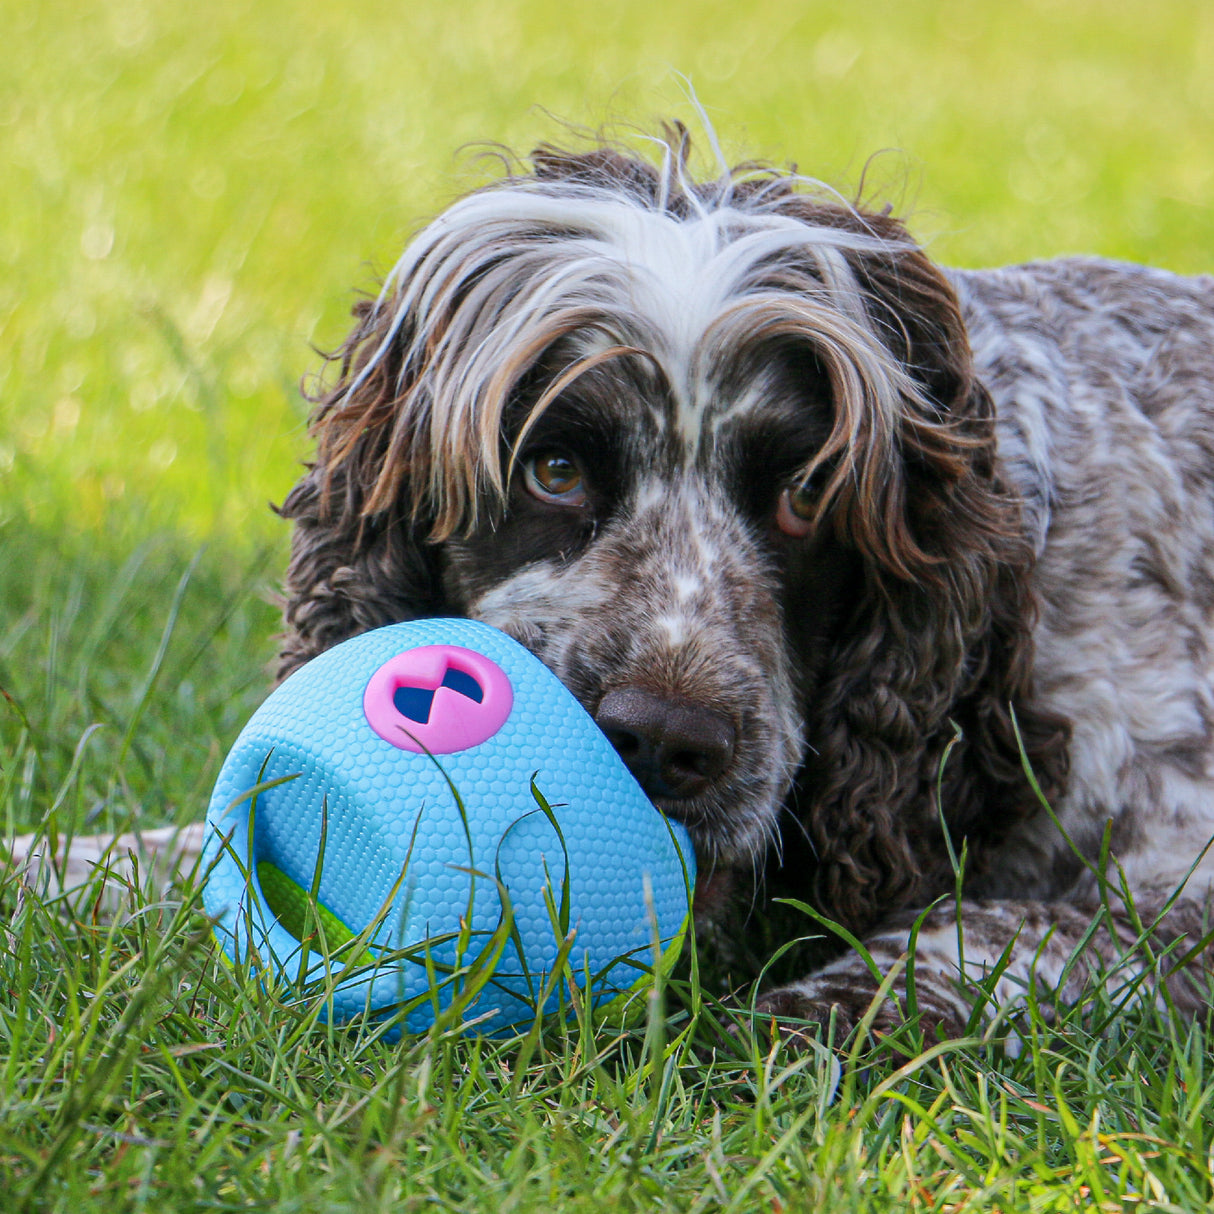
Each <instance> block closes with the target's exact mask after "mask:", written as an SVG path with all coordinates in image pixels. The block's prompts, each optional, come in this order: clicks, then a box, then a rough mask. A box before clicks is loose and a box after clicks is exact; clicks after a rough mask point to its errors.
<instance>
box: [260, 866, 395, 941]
mask: <svg viewBox="0 0 1214 1214" xmlns="http://www.w3.org/2000/svg"><path fill="white" fill-rule="evenodd" d="M257 881H258V884H259V885H260V886H261V894H262V897H263V898H264V899H265V903H266V906H267V907H269V909H270V912H271V914H273V916H274V918H275V919H277V920H278V922H279V924H280V925H281V926H282V927H283V928H284V929H285V930H286V931H288V932H290V933H291V935H292V936H294V937H295V939H296V940H300V941H302V940H303V939H304V938H305V937H306V936H308V935H309V934H311V933H314V932H315V931H316V929H317V928H319V931H320V934H321V936H322V937H323V940H324V948H325V951H326V952H327V953H328V954H329V956H333V955H334V954H335V953H336V952H337V951H338V950H339V949H341V948H343V947H345V946H346V945H348V944H349V943H350V941H351V940H353V939H355V937H356V936H357V935H358V933H357V932H352V931H351V930H350V929H349V928H348V927H347V926H346V925H345V924H344V923H343V922H342V921H341V920H340V919H339V918H338V917H337V916H336V915H335V914H334V913H333V912H332V911H331V910H329V908H328V907H327V906H324V905H323V904H322V903H321V902H319V901H313V900H312V896H311V894H309V893H308V891H307V890H306V889H304V888H303V887H302V886H300V885H296V884H295V882H294V881H292V880H291V878H290V877H288V876H287V874H286V873H284V872H283V871H282V869H281V868H279V867H278V866H277V865H274V864H271V863H270V862H269V861H268V860H261V861H259V862H258V865H257ZM345 959H346V960H354V959H353V958H345ZM373 960H374V958H373V957H372V956H371V954H370V953H368V952H366V951H364V952H363V954H362V955H361V956H360V957H359V958H357V963H358V964H359V965H364V964H370V963H371V962H372V961H373Z"/></svg>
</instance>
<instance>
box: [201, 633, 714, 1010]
mask: <svg viewBox="0 0 1214 1214" xmlns="http://www.w3.org/2000/svg"><path fill="white" fill-rule="evenodd" d="M427 751H428V752H429V753H426V752H427ZM533 778H534V781H535V786H536V788H537V789H538V790H539V792H540V793H541V794H542V795H543V797H544V798H545V799H546V801H547V802H548V803H549V805H550V806H551V807H552V816H553V818H554V819H555V826H554V824H553V822H552V821H550V820H549V817H548V816H547V815H546V814H545V813H544V812H543V811H542V810H541V809H540V808H539V806H538V804H537V802H536V800H535V799H534V797H533V795H532V792H531V782H532V779H533ZM275 781H281V782H279V783H274V782H275ZM259 784H260V785H262V786H263V787H262V791H260V792H258V793H257V795H256V797H255V798H253V797H250V796H248V794H249V792H250V790H251V789H253V788H254V787H255V786H257V785H259ZM267 785H272V786H270V787H266V786H267ZM456 793H458V797H457V796H456ZM460 802H462V806H463V808H462V810H461V806H460ZM251 814H252V819H253V820H252V830H251V831H250V815H251ZM207 820H208V827H209V831H208V833H209V839H208V843H207V851H206V855H205V857H204V862H205V863H207V864H210V865H212V866H213V867H212V868H211V872H210V877H209V879H208V882H207V888H206V891H205V895H204V901H205V905H206V908H207V911H208V913H210V914H211V915H213V916H215V917H216V918H217V920H218V923H217V929H216V930H217V932H218V933H219V935H220V938H221V939H222V941H223V944H224V948H225V951H226V953H227V955H228V956H229V957H230V958H232V959H233V960H235V959H238V958H244V957H248V956H249V952H250V946H252V948H253V949H255V950H256V959H257V963H258V964H262V965H268V966H271V967H276V968H279V969H281V970H282V971H283V972H284V973H285V974H287V975H290V976H294V975H295V974H296V973H297V972H298V969H299V964H300V955H301V944H300V940H299V937H300V935H301V934H303V928H302V923H304V922H307V921H308V914H307V911H306V910H305V909H304V905H305V901H306V899H307V897H308V893H307V891H310V890H311V889H312V888H313V886H314V884H315V883H316V877H317V873H318V867H319V883H318V884H316V890H317V898H316V901H317V902H318V903H319V905H320V908H321V910H320V913H319V916H318V917H319V918H320V919H321V926H322V927H323V929H324V933H325V939H326V941H327V942H328V944H329V946H330V947H333V946H335V944H337V943H338V942H340V940H342V939H348V938H349V937H350V936H355V935H357V934H359V933H360V932H362V931H363V930H364V929H365V928H366V927H367V926H368V925H370V924H372V923H373V922H375V920H376V917H377V916H379V915H381V912H382V911H383V908H384V907H385V906H386V907H387V908H388V909H387V913H386V915H383V916H382V919H381V922H380V924H379V926H378V928H377V929H376V931H375V932H374V934H373V936H372V939H371V949H370V951H369V953H368V954H367V960H368V961H371V960H373V959H374V958H375V957H377V956H380V955H382V954H383V952H384V950H400V949H409V948H410V947H411V946H420V945H422V944H423V942H425V941H428V940H429V941H433V942H434V943H432V944H431V945H429V946H427V947H425V948H417V949H414V950H413V954H414V956H413V959H405V960H399V959H395V960H392V961H391V962H390V963H383V964H380V965H378V966H375V965H371V964H368V965H367V966H365V967H364V971H363V972H362V973H360V974H355V975H354V976H352V977H349V978H347V979H344V980H343V981H342V982H341V983H340V984H339V986H338V988H337V991H336V995H335V998H334V1001H333V1009H334V1015H335V1017H336V1018H337V1019H339V1020H341V1019H347V1018H349V1017H351V1016H353V1015H356V1014H358V1013H360V1012H364V1011H371V1012H375V1013H380V1014H389V1013H390V1012H391V1011H392V1010H393V1009H396V1008H398V1007H400V1006H401V1004H402V1003H403V1002H407V1001H410V1000H415V999H418V998H419V997H425V1001H424V1002H423V1003H422V1004H420V1005H419V1006H417V1007H415V1008H414V1009H413V1010H411V1011H410V1012H409V1014H408V1017H407V1019H406V1022H405V1024H406V1028H407V1029H408V1030H409V1031H411V1032H416V1031H421V1030H424V1029H425V1028H426V1027H428V1025H429V1024H430V1023H431V1022H432V1020H433V1018H434V1013H435V1002H437V1005H438V1006H439V1007H445V1006H447V1005H448V1004H449V1003H450V1002H451V999H452V997H453V994H454V991H453V989H452V984H451V981H450V980H444V978H443V975H444V974H445V973H448V972H450V968H451V967H453V966H455V965H456V964H457V962H458V960H459V948H460V942H459V941H458V940H457V939H456V934H457V933H458V932H459V930H460V926H461V917H463V919H464V920H465V922H466V923H467V926H468V927H469V928H470V929H471V932H472V936H471V942H470V945H469V947H468V948H467V951H466V952H465V953H464V954H463V957H464V960H465V961H466V960H468V959H469V957H470V955H474V954H475V953H476V952H477V951H478V949H479V948H481V947H483V945H484V944H485V942H486V941H488V940H489V938H490V937H491V935H492V933H493V932H494V931H495V929H497V928H498V926H499V924H500V923H501V922H502V915H503V908H502V901H501V898H500V897H499V886H498V883H499V882H500V883H501V885H502V886H504V887H505V888H506V890H507V891H508V899H509V902H510V905H511V908H512V911H513V926H514V932H513V934H512V938H511V940H510V941H509V942H508V943H507V944H506V946H505V948H504V950H503V952H502V954H501V956H500V958H499V960H498V962H497V966H496V970H495V973H494V978H493V981H492V982H491V983H490V984H489V985H488V986H486V987H485V989H484V990H483V991H482V992H481V993H480V995H479V996H478V997H477V999H476V1001H475V1002H474V1003H473V1005H472V1006H471V1007H470V1008H469V1009H468V1010H467V1011H466V1013H465V1016H466V1018H478V1017H484V1019H483V1020H481V1021H480V1022H479V1023H478V1024H477V1026H476V1028H477V1031H481V1032H494V1031H500V1030H504V1029H507V1028H509V1027H510V1026H512V1025H515V1024H519V1023H524V1022H529V1021H530V1020H531V1019H532V1018H533V1016H534V1015H535V1003H536V999H535V992H536V990H538V989H539V987H540V985H541V984H542V982H543V980H544V978H545V976H546V975H547V974H548V973H550V972H551V970H552V969H553V967H554V965H555V963H556V960H557V954H558V948H559V944H560V941H561V936H562V933H561V931H560V927H559V924H558V925H557V926H554V923H553V914H554V911H555V912H557V917H558V919H559V910H560V908H561V905H562V898H563V895H564V896H566V897H567V904H568V910H569V914H568V920H567V922H568V925H569V927H570V928H572V929H575V930H576V935H575V937H574V942H573V948H572V951H571V953H570V957H569V959H570V962H571V967H572V970H573V973H574V974H584V973H587V972H588V973H589V974H590V975H591V980H592V996H593V998H594V1000H595V1001H596V1002H602V1001H604V1000H607V999H611V998H614V997H616V996H617V995H618V994H619V993H620V992H621V991H624V990H627V989H629V988H631V987H632V986H633V985H635V984H636V982H637V981H638V979H639V978H640V977H641V976H642V973H643V971H639V970H638V965H640V966H648V965H657V964H660V963H661V954H659V956H657V957H655V955H654V929H655V923H656V928H657V935H658V938H659V940H660V947H661V950H662V952H664V953H667V954H673V953H674V952H676V951H677V948H676V947H675V945H676V944H677V940H678V939H679V937H680V936H681V934H682V932H683V930H684V928H685V926H686V922H687V917H688V893H689V890H690V888H691V884H692V882H693V881H694V877H695V869H694V859H693V852H692V848H691V843H690V840H689V838H688V836H687V834H686V832H685V831H684V830H683V828H682V827H681V826H680V825H679V824H677V823H674V822H670V821H668V820H667V819H664V818H663V817H662V816H661V814H659V813H658V811H657V810H656V809H654V807H653V806H652V804H651V803H650V802H649V800H648V798H647V797H646V796H645V794H644V793H643V792H642V791H641V789H640V787H639V785H637V783H636V782H635V781H634V780H633V778H632V776H631V774H630V773H629V771H628V769H627V768H626V767H625V766H624V764H623V762H622V761H621V760H620V758H619V756H618V755H617V754H616V753H615V751H614V749H613V748H612V746H611V744H610V743H609V742H608V741H607V739H606V738H605V737H604V736H603V734H602V733H601V732H600V731H599V729H598V727H597V726H596V725H595V723H594V721H593V720H592V719H591V718H590V716H589V715H588V714H587V713H586V712H585V710H584V709H583V708H582V707H581V705H580V704H578V702H577V701H576V700H575V699H574V698H573V697H572V696H571V695H570V694H569V692H568V691H566V689H565V688H564V686H563V685H562V684H561V683H560V682H559V680H558V679H557V678H556V677H555V676H554V675H553V674H552V673H551V672H550V671H549V670H548V669H547V668H546V667H545V666H544V665H543V664H542V663H540V662H539V661H538V660H537V659H536V658H534V657H533V656H532V655H531V654H530V653H528V652H527V650H525V649H524V648H523V647H522V646H521V645H519V644H518V643H517V642H515V641H513V640H512V639H511V638H509V637H507V636H506V635H505V634H504V633H502V632H499V631H498V630H496V629H494V628H491V627H489V626H488V625H485V624H480V623H476V622H474V621H470V620H420V621H414V622H410V623H405V624H393V625H390V626H388V627H386V628H380V629H377V630H375V631H374V632H369V633H364V634H363V635H362V636H358V637H355V638H353V639H352V640H349V641H346V642H344V643H342V644H340V645H338V646H335V647H334V648H333V649H331V650H328V651H327V652H325V653H323V654H321V655H320V656H319V657H317V658H315V659H314V660H313V661H311V662H309V663H308V664H307V665H306V666H303V667H301V668H300V669H299V670H297V671H295V672H294V673H293V674H292V675H291V676H290V677H289V678H288V679H286V680H285V681H284V682H283V684H282V685H281V686H280V687H278V688H277V689H276V690H275V691H274V692H273V693H272V694H271V695H270V697H269V698H268V699H267V700H266V701H265V703H264V704H263V705H262V706H261V707H260V708H259V709H258V710H257V712H256V713H254V715H253V717H252V718H251V719H250V721H249V723H248V725H246V726H245V728H244V730H243V731H242V733H241V734H240V736H239V738H237V740H236V744H235V745H234V746H233V748H232V751H231V753H230V754H229V756H228V758H227V761H226V762H225V764H224V767H223V769H222V771H221V772H220V775H219V779H218V781H217V782H216V785H215V791H214V793H213V795H212V797H211V803H210V809H209V811H208V815H207ZM558 832H559V833H558ZM322 835H323V860H322V861H321V862H320V863H319V865H318V859H320V858H321V855H322ZM566 873H567V874H568V878H567V887H566V885H565V881H566ZM394 890H395V892H394ZM292 891H294V892H292ZM546 894H547V896H546ZM470 904H471V908H472V909H471V914H470V915H469V905H470ZM315 917H317V916H313V920H312V921H313V922H314V921H315ZM311 950H312V952H311V956H312V958H313V960H312V962H311V974H312V976H316V974H317V971H318V969H319V968H320V967H322V966H323V961H321V960H319V959H317V947H316V945H315V943H313V944H312V945H311ZM520 950H521V954H522V955H521V956H520ZM427 953H429V958H430V961H431V963H432V965H433V966H434V967H435V972H436V973H437V974H438V977H439V981H438V985H437V988H433V989H432V985H431V981H430V977H429V976H428V974H427V971H426V965H425V960H426V954H427ZM626 958H631V959H632V960H633V962H634V964H629V963H628V961H627V960H625V959H626ZM555 1002H556V996H555V994H554V995H552V996H551V997H550V999H549V1001H548V1006H547V1008H546V1010H551V1006H553V1005H554V1004H555Z"/></svg>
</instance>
